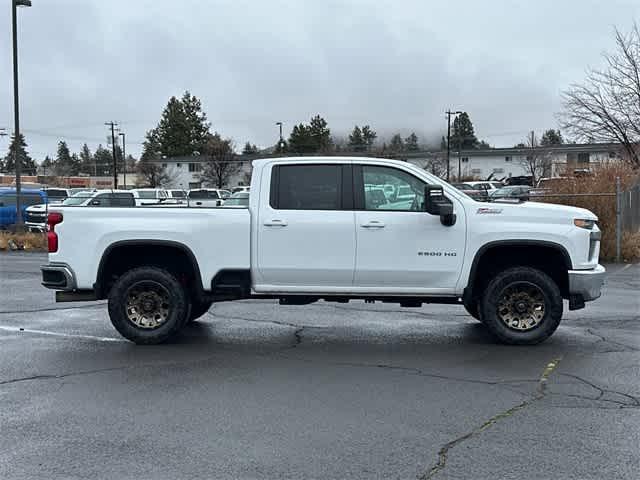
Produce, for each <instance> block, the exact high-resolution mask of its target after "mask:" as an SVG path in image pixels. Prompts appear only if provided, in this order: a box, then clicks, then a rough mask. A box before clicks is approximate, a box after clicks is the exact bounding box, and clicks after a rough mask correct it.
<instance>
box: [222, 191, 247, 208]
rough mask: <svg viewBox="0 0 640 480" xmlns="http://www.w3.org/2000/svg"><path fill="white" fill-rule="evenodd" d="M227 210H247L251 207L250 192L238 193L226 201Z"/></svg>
mask: <svg viewBox="0 0 640 480" xmlns="http://www.w3.org/2000/svg"><path fill="white" fill-rule="evenodd" d="M222 206H223V207H225V208H247V207H248V206H249V192H236V193H234V194H233V195H231V197H229V198H228V199H227V200H225V201H224V205H222Z"/></svg>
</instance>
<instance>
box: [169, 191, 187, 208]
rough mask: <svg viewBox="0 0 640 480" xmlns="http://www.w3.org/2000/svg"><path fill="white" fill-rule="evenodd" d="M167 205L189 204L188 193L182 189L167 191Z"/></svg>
mask: <svg viewBox="0 0 640 480" xmlns="http://www.w3.org/2000/svg"><path fill="white" fill-rule="evenodd" d="M165 202H166V203H172V204H176V205H182V204H186V203H187V192H185V191H184V190H181V189H169V190H167V200H165Z"/></svg>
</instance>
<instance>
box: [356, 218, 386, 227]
mask: <svg viewBox="0 0 640 480" xmlns="http://www.w3.org/2000/svg"><path fill="white" fill-rule="evenodd" d="M360 226H361V227H362V228H384V223H382V222H378V221H377V220H372V221H370V222H367V223H363V224H362V225H360Z"/></svg>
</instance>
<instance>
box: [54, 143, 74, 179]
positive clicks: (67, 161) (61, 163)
mask: <svg viewBox="0 0 640 480" xmlns="http://www.w3.org/2000/svg"><path fill="white" fill-rule="evenodd" d="M73 168H74V165H73V160H72V158H71V152H70V151H69V147H68V146H67V142H65V141H64V140H61V141H60V142H58V152H57V154H56V160H55V171H56V175H58V176H61V177H68V176H70V175H73Z"/></svg>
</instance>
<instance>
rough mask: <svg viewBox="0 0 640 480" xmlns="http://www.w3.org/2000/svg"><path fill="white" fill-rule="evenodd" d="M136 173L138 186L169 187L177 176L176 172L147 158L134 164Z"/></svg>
mask: <svg viewBox="0 0 640 480" xmlns="http://www.w3.org/2000/svg"><path fill="white" fill-rule="evenodd" d="M136 173H137V174H138V178H137V180H136V185H137V186H140V187H151V188H155V187H171V186H173V184H174V183H175V181H176V179H177V177H178V172H176V171H174V170H167V169H166V168H165V167H163V166H162V165H160V163H158V162H155V161H152V160H148V159H145V160H140V161H139V162H138V163H137V164H136Z"/></svg>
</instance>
